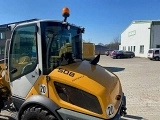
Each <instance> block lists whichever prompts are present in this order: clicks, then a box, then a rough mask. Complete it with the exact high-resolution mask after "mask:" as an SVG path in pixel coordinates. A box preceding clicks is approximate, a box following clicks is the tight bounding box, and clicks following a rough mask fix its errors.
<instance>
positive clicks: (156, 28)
mask: <svg viewBox="0 0 160 120" xmlns="http://www.w3.org/2000/svg"><path fill="white" fill-rule="evenodd" d="M151 39H152V42H151V48H156V47H157V45H160V25H152V34H151Z"/></svg>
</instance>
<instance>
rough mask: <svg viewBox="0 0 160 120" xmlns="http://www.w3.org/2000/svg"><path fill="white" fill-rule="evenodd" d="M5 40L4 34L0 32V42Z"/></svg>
mask: <svg viewBox="0 0 160 120" xmlns="http://www.w3.org/2000/svg"><path fill="white" fill-rule="evenodd" d="M5 38H6V36H5V32H2V31H0V40H4V39H5Z"/></svg>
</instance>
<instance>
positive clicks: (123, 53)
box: [111, 50, 135, 59]
mask: <svg viewBox="0 0 160 120" xmlns="http://www.w3.org/2000/svg"><path fill="white" fill-rule="evenodd" d="M111 57H112V58H117V59H120V58H133V57H135V54H134V52H132V51H122V50H119V51H116V52H114V53H113V54H112V56H111Z"/></svg>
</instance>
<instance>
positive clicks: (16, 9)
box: [0, 0, 160, 44]
mask: <svg viewBox="0 0 160 120" xmlns="http://www.w3.org/2000/svg"><path fill="white" fill-rule="evenodd" d="M0 5H1V7H0V25H1V24H7V23H12V22H18V21H23V20H28V19H33V18H38V19H54V20H63V17H62V9H63V8H64V7H68V8H69V9H70V17H69V18H68V19H67V21H68V22H69V23H73V24H75V25H77V26H82V27H84V28H85V33H84V34H83V39H84V40H85V41H86V42H93V43H95V44H99V43H102V44H109V43H110V42H113V41H114V39H117V38H119V39H120V35H121V33H122V32H123V31H124V30H125V29H126V28H127V27H128V26H129V25H130V24H131V23H132V22H133V21H135V20H160V0H1V1H0Z"/></svg>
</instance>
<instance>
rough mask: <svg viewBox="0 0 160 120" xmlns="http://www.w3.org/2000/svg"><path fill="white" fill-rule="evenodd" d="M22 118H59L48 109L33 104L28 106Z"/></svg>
mask: <svg viewBox="0 0 160 120" xmlns="http://www.w3.org/2000/svg"><path fill="white" fill-rule="evenodd" d="M21 120H58V119H56V118H55V117H54V115H52V114H51V113H50V112H49V111H48V110H46V109H44V108H43V107H40V106H31V107H29V108H27V109H26V110H25V111H24V112H23V114H22V116H21Z"/></svg>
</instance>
